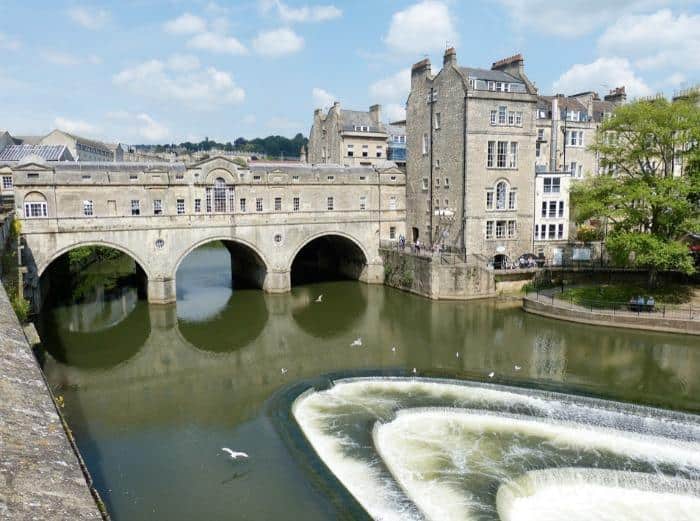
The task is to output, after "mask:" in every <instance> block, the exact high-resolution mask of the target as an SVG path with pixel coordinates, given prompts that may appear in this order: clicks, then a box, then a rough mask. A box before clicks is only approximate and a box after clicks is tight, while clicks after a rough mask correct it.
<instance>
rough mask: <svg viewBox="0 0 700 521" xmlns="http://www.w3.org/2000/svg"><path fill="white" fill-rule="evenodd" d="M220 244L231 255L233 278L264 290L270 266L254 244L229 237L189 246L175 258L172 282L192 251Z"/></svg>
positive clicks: (219, 237)
mask: <svg viewBox="0 0 700 521" xmlns="http://www.w3.org/2000/svg"><path fill="white" fill-rule="evenodd" d="M217 241H218V242H221V243H223V244H224V246H225V247H226V249H227V250H228V251H229V253H230V254H231V272H232V276H233V277H234V278H237V277H239V278H241V280H243V281H245V283H246V285H247V286H253V287H257V288H260V289H263V288H264V285H265V278H266V277H267V274H268V273H269V271H270V268H269V266H270V264H269V262H268V260H267V258H266V257H265V255H264V254H263V252H262V251H260V249H259V248H258V247H257V246H255V245H254V244H252V243H250V242H248V241H246V240H244V239H241V238H238V237H231V236H230V235H212V236H210V237H207V238H204V239H200V240H198V241H196V242H194V243H193V244H191V245H190V246H189V247H188V248H187V249H186V250H185V251H184V252H183V253H182V254H180V256H179V257H178V258H177V260H176V262H175V265H174V267H173V270H172V277H173V280H176V277H177V271H178V269H179V268H180V265H181V264H182V261H183V260H184V259H185V258H186V257H187V256H188V255H189V254H190V253H192V252H193V251H194V250H196V249H197V248H199V247H200V246H204V245H205V244H209V243H212V242H217Z"/></svg>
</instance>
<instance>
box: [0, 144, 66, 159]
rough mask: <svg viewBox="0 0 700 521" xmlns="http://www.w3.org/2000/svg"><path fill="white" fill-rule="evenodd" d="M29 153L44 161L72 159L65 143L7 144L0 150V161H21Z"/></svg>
mask: <svg viewBox="0 0 700 521" xmlns="http://www.w3.org/2000/svg"><path fill="white" fill-rule="evenodd" d="M30 155H34V156H38V157H40V158H41V159H43V160H45V161H73V156H72V155H71V153H70V151H69V150H68V148H66V146H65V145H9V146H7V147H5V148H4V149H3V150H2V151H0V161H21V160H22V159H24V158H25V157H27V156H30Z"/></svg>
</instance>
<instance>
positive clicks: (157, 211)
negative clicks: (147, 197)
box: [153, 199, 163, 215]
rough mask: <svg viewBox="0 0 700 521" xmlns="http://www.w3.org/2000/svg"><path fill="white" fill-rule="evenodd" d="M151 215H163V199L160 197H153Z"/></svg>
mask: <svg viewBox="0 0 700 521" xmlns="http://www.w3.org/2000/svg"><path fill="white" fill-rule="evenodd" d="M153 215H163V201H162V200H161V199H153Z"/></svg>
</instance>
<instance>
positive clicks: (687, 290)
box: [556, 284, 695, 307]
mask: <svg viewBox="0 0 700 521" xmlns="http://www.w3.org/2000/svg"><path fill="white" fill-rule="evenodd" d="M694 289H695V288H694V287H693V286H689V285H683V284H663V285H659V286H657V287H656V288H654V289H653V290H650V289H648V288H647V287H646V286H644V285H643V284H640V285H636V284H600V285H596V286H580V287H575V288H569V289H566V290H564V292H563V293H561V294H557V295H556V297H557V298H560V299H562V300H568V301H570V300H572V299H573V301H574V303H576V304H580V305H585V306H593V307H611V306H612V305H613V304H619V305H621V306H626V305H627V303H628V302H629V300H630V299H631V298H633V297H638V296H640V295H641V296H643V297H645V298H646V297H650V296H653V297H654V299H655V300H656V302H657V304H687V303H688V302H690V301H691V299H692V298H693V291H694Z"/></svg>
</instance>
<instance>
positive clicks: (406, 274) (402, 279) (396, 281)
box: [384, 256, 413, 289]
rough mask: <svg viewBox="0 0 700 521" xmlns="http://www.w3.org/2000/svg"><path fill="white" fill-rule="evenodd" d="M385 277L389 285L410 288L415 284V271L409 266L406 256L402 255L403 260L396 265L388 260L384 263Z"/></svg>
mask: <svg viewBox="0 0 700 521" xmlns="http://www.w3.org/2000/svg"><path fill="white" fill-rule="evenodd" d="M384 278H385V280H386V283H387V285H389V286H393V287H396V288H403V289H408V288H410V287H411V286H412V285H413V271H412V270H411V269H410V268H409V266H408V263H407V262H406V258H405V257H403V256H401V261H400V262H398V263H397V264H396V265H392V264H391V263H390V262H386V263H385V265H384Z"/></svg>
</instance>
